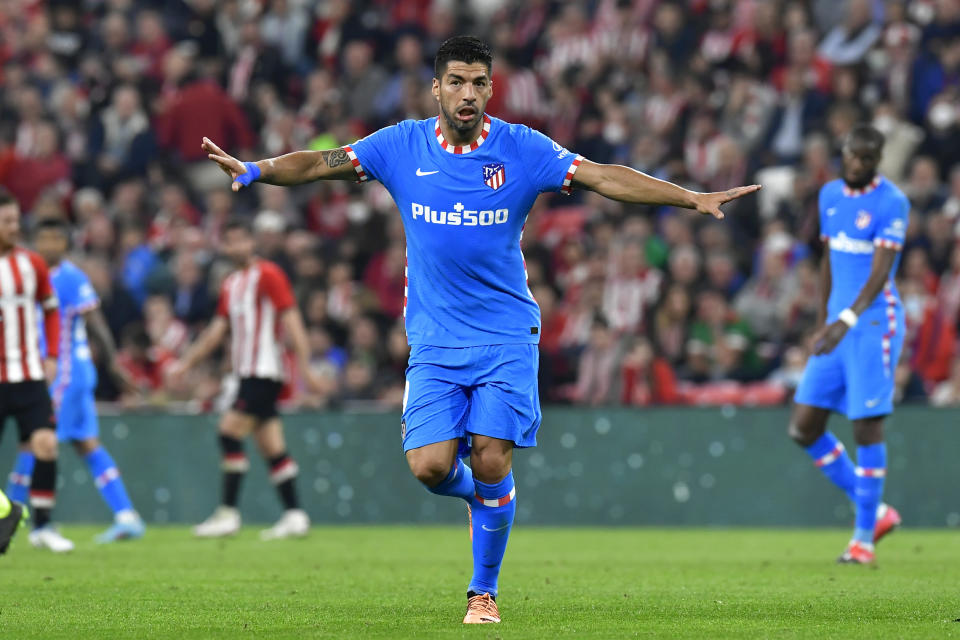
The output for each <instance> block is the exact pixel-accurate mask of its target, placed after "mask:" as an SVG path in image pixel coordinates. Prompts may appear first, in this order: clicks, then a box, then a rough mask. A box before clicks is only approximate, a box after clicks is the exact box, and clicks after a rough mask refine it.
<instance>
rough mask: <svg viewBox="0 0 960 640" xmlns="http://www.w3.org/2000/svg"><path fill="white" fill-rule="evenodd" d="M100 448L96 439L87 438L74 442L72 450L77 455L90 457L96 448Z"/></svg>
mask: <svg viewBox="0 0 960 640" xmlns="http://www.w3.org/2000/svg"><path fill="white" fill-rule="evenodd" d="M99 446H100V441H99V440H98V439H96V438H87V439H85V440H74V441H73V449H74V451H76V452H77V455H80V456H86V455H90V454H91V453H93V452H94V451H96V450H97V447H99Z"/></svg>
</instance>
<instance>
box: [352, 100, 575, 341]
mask: <svg viewBox="0 0 960 640" xmlns="http://www.w3.org/2000/svg"><path fill="white" fill-rule="evenodd" d="M344 149H345V150H346V151H347V154H348V155H349V156H350V159H351V161H352V162H353V166H354V169H355V170H356V172H357V176H358V179H359V180H360V181H361V182H362V181H365V180H368V179H375V180H379V181H380V182H381V183H383V185H384V186H385V187H386V188H387V190H388V191H389V192H390V194H391V195H392V196H393V199H394V201H395V202H396V203H397V206H398V207H399V209H400V214H401V216H402V218H403V225H404V229H405V231H406V240H407V270H406V285H407V286H406V290H405V305H404V315H405V318H406V327H407V339H408V341H409V343H410V344H411V345H430V346H437V347H474V346H482V345H495V344H536V343H537V342H538V341H539V339H540V336H539V334H540V309H539V307H538V306H537V303H536V302H535V301H534V299H533V295H532V294H531V293H530V289H529V288H528V287H527V276H526V268H525V266H524V260H523V254H522V253H521V250H520V236H521V234H522V232H523V225H524V223H525V222H526V219H527V214H528V212H529V211H530V207H531V206H532V205H533V202H534V200H535V199H536V197H537V195H538V194H540V193H544V192H548V191H562V192H567V193H569V191H570V185H571V181H572V180H573V175H574V173H575V172H576V170H577V166H578V165H579V164H580V162H581V160H582V158H581V156H578V155H575V154H572V153H570V152H569V151H567V150H566V149H564V148H563V147H561V146H560V145H559V144H557V143H555V142H553V141H552V140H550V138H548V137H546V136H545V135H543V134H542V133H539V132H537V131H535V130H533V129H530V128H529V127H526V126H523V125H515V124H509V123H506V122H504V121H502V120H499V119H497V118H490V117H488V116H484V126H483V132H482V133H481V135H480V137H479V138H478V139H477V141H476V142H474V143H473V144H472V145H469V146H455V145H451V144H450V143H448V142H447V141H446V140H444V138H443V135H442V133H441V131H440V126H439V120H438V119H437V118H432V119H430V120H419V121H415V120H405V121H403V122H400V123H398V124H396V125H394V126H390V127H385V128H383V129H380V130H379V131H377V132H375V133H373V134H371V135H369V136H367V137H366V138H363V139H362V140H359V141H357V142H356V143H354V144H352V145H349V146H346V147H344Z"/></svg>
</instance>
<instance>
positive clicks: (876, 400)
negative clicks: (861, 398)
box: [863, 398, 880, 409]
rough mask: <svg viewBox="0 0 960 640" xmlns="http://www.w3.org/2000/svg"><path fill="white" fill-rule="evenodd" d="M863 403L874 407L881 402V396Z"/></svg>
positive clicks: (868, 407)
mask: <svg viewBox="0 0 960 640" xmlns="http://www.w3.org/2000/svg"><path fill="white" fill-rule="evenodd" d="M863 404H865V405H867V409H873V408H874V407H875V406H877V405H878V404H880V398H874V399H873V400H867V401H866V402H864V403H863Z"/></svg>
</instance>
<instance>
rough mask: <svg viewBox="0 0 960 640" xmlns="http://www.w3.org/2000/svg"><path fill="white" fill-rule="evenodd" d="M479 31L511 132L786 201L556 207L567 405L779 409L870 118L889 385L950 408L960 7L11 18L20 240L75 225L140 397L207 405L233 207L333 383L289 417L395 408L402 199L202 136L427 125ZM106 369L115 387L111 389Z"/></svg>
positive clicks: (578, 6) (130, 12)
mask: <svg viewBox="0 0 960 640" xmlns="http://www.w3.org/2000/svg"><path fill="white" fill-rule="evenodd" d="M457 33H473V34H476V35H479V36H481V37H484V38H486V39H487V40H488V41H489V42H491V44H492V45H493V46H494V49H495V63H494V69H493V74H494V75H493V80H494V87H495V95H494V98H493V100H492V101H491V103H490V105H489V108H488V112H489V113H491V114H492V115H495V116H499V117H502V118H504V119H507V120H510V121H517V122H524V123H527V124H529V125H531V126H533V127H536V128H539V129H541V130H543V131H544V132H545V133H547V134H548V135H550V136H551V137H552V138H553V139H554V140H556V141H557V142H559V143H560V144H562V145H564V146H566V147H568V148H569V149H571V150H574V151H576V152H578V153H581V154H583V155H585V156H586V157H588V158H590V159H591V160H594V161H596V162H618V163H623V164H626V165H629V166H632V167H634V168H636V169H639V170H642V171H645V172H648V173H650V174H652V175H655V176H658V177H662V178H665V179H669V180H672V181H677V182H680V183H682V184H684V185H686V186H689V187H692V188H695V189H709V190H719V189H724V188H727V187H729V186H733V185H738V184H748V183H750V182H760V183H762V184H764V187H765V188H764V190H763V191H762V192H761V193H760V197H759V198H748V199H746V200H745V201H741V202H738V203H735V204H734V205H733V206H730V208H729V209H728V213H727V218H726V220H725V221H724V222H722V223H718V222H714V221H712V220H706V219H697V218H695V217H693V216H692V215H691V214H690V213H689V212H682V211H676V210H671V209H656V210H651V209H648V208H644V207H636V206H625V205H621V204H619V203H614V202H610V201H606V200H604V199H602V198H599V197H596V196H595V195H594V194H590V193H575V194H574V195H573V196H572V197H565V196H561V195H549V196H543V197H541V199H540V200H539V201H538V202H537V205H536V207H535V208H534V211H533V212H532V213H531V216H530V219H529V221H528V224H527V227H526V232H525V235H524V240H523V241H524V251H525V255H526V260H527V266H528V271H529V277H530V284H531V288H532V290H533V292H534V294H535V297H536V299H537V301H538V302H539V303H540V306H541V309H542V312H543V332H542V341H541V383H542V393H543V397H544V399H545V400H550V401H560V402H572V403H581V404H607V403H612V404H625V405H637V406H645V405H653V404H663V403H691V404H698V403H717V402H719V403H727V402H730V403H778V402H784V401H786V399H787V398H788V397H789V395H788V394H789V390H790V389H791V388H792V387H793V386H794V385H795V384H796V383H797V381H798V376H799V373H800V372H801V370H802V367H803V364H804V361H805V359H806V351H805V349H804V346H803V343H804V338H805V336H806V335H808V334H809V332H810V330H811V328H812V326H813V323H814V322H815V318H816V313H817V306H818V300H819V293H818V275H817V266H816V265H817V260H818V258H819V255H820V252H821V251H822V249H821V247H820V245H819V241H818V239H817V238H818V230H817V227H818V217H817V192H818V189H819V187H820V186H821V185H822V184H823V183H824V182H826V181H827V180H830V179H832V178H834V177H836V176H837V170H838V163H839V143H840V141H841V139H842V138H843V136H844V134H845V132H847V131H848V130H849V129H850V128H851V127H852V126H853V124H854V123H856V122H859V121H872V122H873V123H874V124H875V125H876V126H877V127H878V128H880V129H881V130H882V131H883V132H884V133H885V134H886V136H887V140H888V142H887V147H886V153H885V159H884V162H883V166H882V171H883V173H884V174H886V175H887V176H888V177H889V178H890V179H892V180H893V181H894V182H896V183H897V184H898V185H900V186H901V187H902V188H904V189H905V190H906V192H907V193H908V195H909V196H910V198H911V201H912V205H913V209H912V211H911V221H910V228H909V231H908V241H907V244H906V248H905V256H904V260H903V262H902V265H901V268H900V274H899V278H898V280H899V286H900V291H901V294H902V296H903V298H904V303H905V307H906V313H907V318H908V334H909V335H908V338H907V342H906V348H905V353H904V356H903V359H902V362H901V363H900V365H899V367H898V369H897V374H896V375H897V379H898V380H897V381H898V386H897V388H898V393H899V394H900V396H901V397H902V398H903V399H907V400H924V399H929V401H931V402H933V403H934V404H938V405H946V404H960V358H958V357H957V355H956V353H955V352H956V349H955V343H956V340H957V336H956V332H957V327H958V322H960V245H958V244H957V238H958V234H960V110H958V109H960V107H958V105H960V95H958V92H960V2H956V0H936V1H934V0H926V1H925V0H914V1H912V2H896V1H890V2H884V1H882V0H846V1H839V0H812V1H810V2H798V1H788V0H740V1H737V2H733V1H724V0H683V1H674V2H669V1H659V0H590V1H581V2H576V1H570V2H550V1H547V0H528V1H519V0H469V1H464V2H455V1H454V0H407V1H404V2H388V1H385V0H380V1H378V0H371V1H367V2H360V1H347V0H327V1H323V0H320V1H316V2H312V1H309V0H260V1H258V0H167V1H165V2H164V1H155V2H149V1H138V0H60V1H57V0H48V1H43V0H4V1H3V2H0V34H2V37H0V183H2V184H5V185H7V186H8V187H9V188H10V189H11V190H12V191H13V192H14V193H15V194H16V195H17V196H18V197H19V199H20V201H21V203H22V206H23V210H24V211H25V213H26V218H27V221H28V224H27V226H28V227H29V221H30V220H35V219H37V218H40V217H44V216H64V217H66V218H68V219H70V220H72V221H73V222H74V223H75V224H76V235H75V238H74V240H75V245H74V249H75V253H74V257H75V260H76V261H77V262H78V263H79V264H80V265H81V266H82V267H83V268H84V269H85V270H86V271H87V273H88V274H89V275H90V277H91V279H92V281H93V282H94V285H95V287H96V288H97V290H98V292H99V293H100V295H101V297H102V299H103V305H104V307H105V311H106V314H107V317H108V319H109V321H110V324H111V328H112V329H113V331H114V332H115V333H116V335H117V337H118V339H119V341H120V345H121V348H122V351H121V358H122V360H123V364H124V366H125V367H127V368H128V369H129V370H130V371H131V372H133V373H134V374H135V376H136V377H137V379H138V380H139V381H140V383H141V384H142V385H143V386H144V388H145V389H148V390H149V392H148V393H147V394H146V396H145V398H141V399H132V398H119V399H120V400H121V401H122V402H126V403H128V404H138V403H143V402H146V403H151V404H165V405H169V404H170V403H174V402H178V401H190V402H192V403H193V406H195V407H198V408H209V407H215V406H217V403H218V400H217V399H218V397H222V396H223V394H224V390H225V387H229V386H230V385H229V383H230V379H229V377H227V376H225V375H224V374H225V372H226V371H227V370H228V366H227V365H226V363H225V362H224V361H223V355H225V354H221V357H220V358H219V359H217V360H215V361H211V362H209V363H206V364H205V365H204V366H203V367H200V368H198V369H197V370H195V371H192V372H191V373H190V375H189V376H187V377H186V378H185V379H182V380H168V379H165V376H164V375H163V369H164V366H165V363H168V362H169V361H170V360H171V359H172V358H174V357H175V356H176V355H177V354H178V353H180V352H181V351H182V349H183V348H184V345H185V344H186V343H187V342H188V340H189V338H190V337H191V336H192V335H193V334H195V333H196V331H197V330H198V329H200V328H202V326H203V325H204V323H205V321H206V320H207V319H208V318H209V317H210V315H211V313H212V311H213V309H214V305H215V302H216V296H217V291H218V285H219V282H220V280H221V279H222V278H223V276H224V274H225V273H226V270H227V269H228V265H226V264H225V263H224V262H223V261H222V260H220V259H218V256H217V241H218V236H219V233H220V229H221V228H222V225H223V224H224V222H225V221H226V220H227V219H228V218H229V217H231V216H233V215H243V216H249V217H250V219H251V220H253V223H254V226H255V229H256V233H257V238H258V242H259V250H260V252H261V254H262V255H264V256H266V257H268V258H270V259H272V260H274V261H276V262H277V263H279V264H280V265H281V266H282V267H283V269H284V270H286V272H287V273H288V274H289V275H290V278H291V280H292V281H293V284H294V288H295V291H296V293H297V296H298V300H299V303H300V305H301V308H302V310H303V313H304V317H305V319H306V322H307V325H308V327H309V332H310V340H311V343H312V347H313V351H314V366H315V367H317V368H318V370H320V371H321V372H323V373H324V375H325V379H326V380H327V381H328V383H329V388H328V391H327V393H325V394H321V395H316V394H313V395H310V394H307V393H306V392H305V391H304V390H303V389H302V388H301V385H299V384H297V382H296V378H297V377H296V373H295V372H294V376H293V382H292V384H291V385H290V388H289V390H288V394H287V401H288V403H289V404H291V405H293V406H300V405H304V406H311V407H314V406H330V405H334V406H335V405H338V404H343V403H374V404H378V405H382V406H397V405H399V403H400V400H401V397H402V391H403V372H404V367H405V362H406V355H407V345H406V341H405V337H404V333H403V329H402V320H401V318H400V315H401V309H402V303H403V284H404V283H403V260H404V248H403V242H404V240H403V231H402V227H401V224H400V220H399V216H398V215H397V213H396V210H395V207H394V205H393V202H392V200H391V199H390V197H389V195H388V194H387V193H386V191H385V190H384V189H383V188H382V187H381V186H380V185H378V184H373V185H365V186H363V187H360V186H357V185H353V184H345V183H343V184H341V183H329V184H326V183H325V184H315V185H308V186H304V187H300V188H296V189H288V188H280V187H270V186H266V185H257V186H256V188H254V189H252V190H249V191H247V192H245V193H242V194H239V195H235V194H232V193H231V192H230V191H229V190H228V180H227V178H226V177H225V176H224V175H223V174H222V173H220V172H219V171H218V169H217V168H216V167H215V166H214V165H213V164H212V163H209V162H208V161H207V160H206V159H205V157H204V155H203V152H202V151H201V149H200V139H201V137H202V136H209V137H210V138H212V139H213V140H214V141H216V142H217V143H218V144H219V145H220V146H222V147H223V148H224V149H226V150H228V151H230V152H232V153H234V155H237V156H238V157H240V158H241V159H245V160H252V159H256V158H260V157H264V156H273V155H278V154H281V153H284V152H288V151H292V150H296V149H301V148H313V149H322V148H330V147H336V146H339V145H342V144H346V143H349V142H352V141H353V140H355V139H357V138H359V137H362V136H364V135H366V134H367V133H369V132H371V131H373V130H375V129H377V128H379V127H381V126H384V125H388V124H392V123H394V122H396V121H398V120H401V119H405V118H427V117H432V116H434V115H436V103H435V102H434V100H433V99H432V96H431V94H430V91H429V87H430V81H431V78H432V77H433V72H432V56H433V52H434V51H435V49H436V47H437V46H438V45H439V43H440V42H442V41H443V40H444V39H445V38H447V37H448V36H450V35H454V34H457ZM398 161H401V162H402V159H398ZM291 367H292V363H291ZM101 378H102V382H101V387H100V389H98V395H99V397H100V398H101V399H106V400H110V399H118V394H117V390H116V389H113V388H111V387H110V381H109V380H108V379H107V376H101Z"/></svg>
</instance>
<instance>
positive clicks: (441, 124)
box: [203, 36, 759, 623]
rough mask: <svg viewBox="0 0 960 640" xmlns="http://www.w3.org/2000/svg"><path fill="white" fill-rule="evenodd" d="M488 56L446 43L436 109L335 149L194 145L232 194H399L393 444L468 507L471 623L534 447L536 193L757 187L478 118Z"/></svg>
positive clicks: (488, 605)
mask: <svg viewBox="0 0 960 640" xmlns="http://www.w3.org/2000/svg"><path fill="white" fill-rule="evenodd" d="M491 64H492V57H491V54H490V49H489V47H488V46H487V45H486V44H485V43H483V42H481V41H480V40H478V39H476V38H473V37H468V36H456V37H453V38H450V39H449V40H447V41H446V42H444V43H443V44H442V45H441V47H440V49H439V50H438V52H437V55H436V59H435V62H434V73H435V77H434V80H433V95H434V97H435V98H436V100H437V105H438V110H439V113H438V115H437V117H435V118H430V119H428V120H421V121H413V120H407V121H404V122H400V123H398V124H396V125H393V126H389V127H385V128H383V129H380V130H379V131H377V132H375V133H373V134H371V135H369V136H367V137H366V138H364V139H362V140H359V141H357V142H356V143H354V144H351V145H347V146H344V147H342V148H339V149H329V150H325V151H299V152H295V153H290V154H287V155H284V156H281V157H278V158H271V159H267V160H260V161H259V162H246V163H245V162H241V161H239V160H237V159H236V158H234V157H232V156H230V155H228V154H227V153H225V152H224V151H223V150H221V149H220V148H219V147H218V146H217V145H216V144H215V143H214V142H213V141H212V140H208V139H206V138H205V139H204V140H203V148H204V149H205V150H206V151H207V153H208V154H209V157H210V159H211V160H213V161H214V162H216V163H217V164H219V165H220V167H221V168H222V169H223V170H224V171H226V172H227V173H228V174H229V175H230V177H231V179H232V180H233V190H234V191H237V190H239V189H240V188H241V187H243V186H248V185H249V184H251V183H252V182H254V181H260V182H266V183H268V184H275V185H295V184H302V183H305V182H310V181H313V180H357V181H359V182H365V181H367V180H371V179H373V180H379V181H380V182H381V183H382V184H383V185H384V186H385V187H386V188H387V190H388V191H389V192H390V194H391V195H392V196H393V199H394V201H395V202H396V203H397V206H398V207H399V210H400V215H401V217H402V219H403V225H404V229H405V230H406V239H407V270H406V284H407V286H406V291H405V305H404V316H405V320H406V330H407V339H408V342H409V344H410V349H411V350H410V359H409V367H408V369H407V381H406V390H405V392H404V401H403V413H402V418H401V423H400V424H401V438H402V442H403V450H404V452H405V453H406V458H407V462H408V464H409V466H410V470H411V471H412V472H413V475H414V476H415V477H416V478H417V479H418V480H419V481H420V482H422V483H423V484H424V485H425V486H426V488H427V489H428V490H429V491H431V492H433V493H435V494H438V495H444V496H453V497H457V498H460V499H462V500H465V501H466V502H467V505H468V507H469V509H470V513H471V532H472V540H473V543H472V544H473V577H472V578H471V580H470V583H469V585H468V588H467V613H466V616H465V617H464V620H463V621H464V622H465V623H489V622H499V621H500V614H499V610H498V608H497V604H496V597H497V587H498V584H497V583H498V577H499V573H500V565H501V562H502V560H503V555H504V551H505V549H506V545H507V538H508V536H509V535H510V528H511V526H512V524H513V518H514V513H515V511H516V490H515V487H514V479H513V473H512V471H511V467H512V458H513V450H514V448H523V447H532V446H534V445H535V444H536V433H537V429H538V427H539V426H540V419H541V414H540V403H539V398H538V392H537V367H538V352H537V343H538V341H539V333H540V310H539V307H538V306H537V303H536V301H535V300H534V299H533V295H532V294H531V293H530V290H529V288H528V287H527V281H526V272H525V268H524V262H523V255H522V253H521V250H520V235H521V233H522V231H523V225H524V223H525V221H526V218H527V214H528V213H529V211H530V207H531V206H532V205H533V202H534V200H535V199H536V198H537V196H538V195H539V194H540V193H544V192H551V191H552V192H556V191H560V192H564V193H569V192H570V191H571V190H572V189H574V188H582V189H589V190H591V191H595V192H597V193H599V194H601V195H604V196H607V197H608V198H613V199H615V200H620V201H623V202H635V203H645V204H653V205H672V206H676V207H684V208H688V209H693V210H695V211H697V212H698V213H701V214H705V215H712V216H714V217H717V218H722V217H723V213H722V212H721V211H720V205H722V204H723V203H725V202H728V201H730V200H733V199H735V198H739V197H741V196H744V195H747V194H749V193H752V192H754V191H756V190H757V189H759V186H757V185H753V186H747V187H737V188H734V189H730V190H729V191H725V192H721V193H695V192H692V191H688V190H686V189H683V188H682V187H679V186H677V185H675V184H671V183H669V182H664V181H662V180H657V179H655V178H652V177H650V176H647V175H645V174H643V173H640V172H638V171H634V170H633V169H630V168H628V167H624V166H618V165H602V164H595V163H593V162H590V161H589V160H587V159H585V158H583V157H582V156H579V155H577V154H575V153H571V152H569V151H567V150H566V149H564V148H563V147H561V146H560V145H559V144H557V143H555V142H553V141H552V140H550V138H548V137H546V136H545V135H543V134H542V133H539V132H537V131H535V130H533V129H530V128H529V127H526V126H522V125H515V124H509V123H507V122H504V121H502V120H499V119H497V118H492V117H490V116H488V115H487V114H486V113H484V109H485V108H486V105H487V102H488V101H489V100H490V97H491V96H492V94H493V85H492V82H491V79H490V78H491ZM466 456H469V459H470V464H469V466H467V465H466V464H464V462H463V460H462V458H463V457H466Z"/></svg>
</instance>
